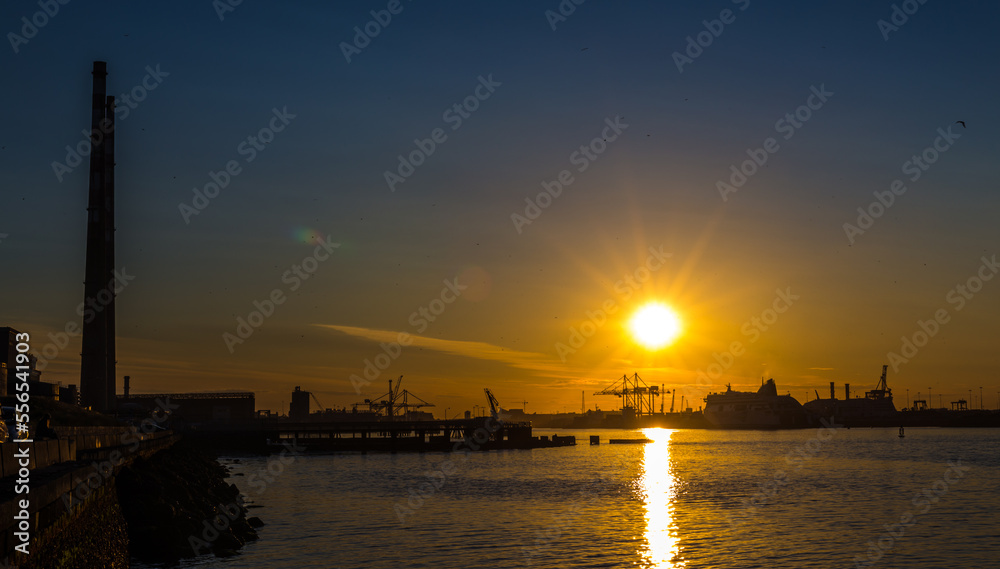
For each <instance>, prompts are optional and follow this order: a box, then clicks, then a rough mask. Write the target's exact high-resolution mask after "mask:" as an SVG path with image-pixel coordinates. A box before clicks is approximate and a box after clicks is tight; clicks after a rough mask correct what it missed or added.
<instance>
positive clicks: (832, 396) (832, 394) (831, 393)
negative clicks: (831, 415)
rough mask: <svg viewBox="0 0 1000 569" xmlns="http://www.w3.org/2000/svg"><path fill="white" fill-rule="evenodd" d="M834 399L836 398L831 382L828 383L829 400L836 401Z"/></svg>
mask: <svg viewBox="0 0 1000 569" xmlns="http://www.w3.org/2000/svg"><path fill="white" fill-rule="evenodd" d="M836 398H837V394H836V393H835V392H834V390H833V382H832V381H831V382H830V399H836Z"/></svg>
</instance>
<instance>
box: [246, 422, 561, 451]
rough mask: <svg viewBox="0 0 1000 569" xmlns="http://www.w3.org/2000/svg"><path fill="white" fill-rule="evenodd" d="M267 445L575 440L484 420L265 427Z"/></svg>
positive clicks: (451, 445) (503, 445)
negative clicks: (546, 435) (538, 435)
mask: <svg viewBox="0 0 1000 569" xmlns="http://www.w3.org/2000/svg"><path fill="white" fill-rule="evenodd" d="M265 437H266V439H267V440H268V442H269V444H271V445H274V444H279V445H280V444H282V443H285V442H290V441H294V442H295V443H296V445H298V446H299V447H304V448H306V449H307V450H321V451H323V450H325V451H411V452H412V451H418V452H419V451H453V450H459V451H461V450H498V449H527V448H539V447H553V446H567V445H572V444H576V438H575V437H560V436H553V437H552V440H548V437H534V436H532V429H531V423H528V422H521V423H505V422H500V421H492V420H491V419H489V418H478V419H458V420H434V421H391V422H388V421H380V422H359V423H317V422H308V423H286V422H276V423H274V424H272V425H268V426H266V427H265Z"/></svg>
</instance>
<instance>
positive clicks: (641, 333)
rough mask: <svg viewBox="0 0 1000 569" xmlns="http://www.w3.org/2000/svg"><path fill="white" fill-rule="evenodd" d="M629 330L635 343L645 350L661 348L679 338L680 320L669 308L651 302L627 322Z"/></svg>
mask: <svg viewBox="0 0 1000 569" xmlns="http://www.w3.org/2000/svg"><path fill="white" fill-rule="evenodd" d="M629 329H630V330H631V331H632V336H633V337H635V339H636V341H638V342H639V343H640V344H642V345H643V346H645V347H646V348H649V349H656V348H662V347H664V346H669V345H670V344H672V343H674V340H676V339H677V337H678V336H680V334H681V319H680V317H679V316H678V315H677V313H676V312H675V311H674V310H673V309H672V308H670V307H669V306H667V305H665V304H660V303H658V302H651V303H649V304H646V305H645V306H643V307H642V308H640V309H639V310H638V311H636V313H635V314H634V315H633V316H632V320H631V321H629Z"/></svg>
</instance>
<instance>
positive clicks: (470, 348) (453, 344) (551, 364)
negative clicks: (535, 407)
mask: <svg viewBox="0 0 1000 569" xmlns="http://www.w3.org/2000/svg"><path fill="white" fill-rule="evenodd" d="M316 326H319V327H322V328H329V329H331V330H336V331H338V332H342V333H344V334H348V335H350V336H355V337H358V338H365V339H367V340H372V341H373V342H395V341H397V339H398V338H399V332H396V331H392V330H378V329H374V328H359V327H356V326H338V325H334V324H316ZM410 340H411V342H412V344H411V346H414V347H418V348H425V349H428V350H436V351H439V352H444V353H447V354H454V355H457V356H463V357H467V358H475V359H479V360H488V361H495V362H500V363H503V364H506V365H509V366H511V367H515V368H520V369H527V370H531V371H534V372H537V373H539V374H540V375H545V376H549V377H560V378H568V377H575V376H572V375H571V374H568V373H567V371H568V370H567V368H566V366H565V365H564V364H561V363H559V362H556V361H554V359H553V358H551V357H550V356H547V355H545V354H540V353H537V352H522V351H519V350H512V349H509V348H505V347H503V346H497V345H495V344H489V343H487V342H470V341H467V340H442V339H440V338H430V337H428V336H418V335H415V334H410Z"/></svg>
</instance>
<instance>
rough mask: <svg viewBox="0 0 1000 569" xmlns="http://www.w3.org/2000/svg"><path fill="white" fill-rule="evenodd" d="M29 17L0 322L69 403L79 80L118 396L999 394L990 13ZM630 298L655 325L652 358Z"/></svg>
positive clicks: (241, 7)
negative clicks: (97, 139)
mask: <svg viewBox="0 0 1000 569" xmlns="http://www.w3.org/2000/svg"><path fill="white" fill-rule="evenodd" d="M43 4H45V3H44V1H43V2H41V3H39V2H31V1H22V0H12V1H8V2H4V3H3V5H2V7H0V29H2V31H3V32H4V34H5V38H6V40H7V41H6V45H5V46H4V47H3V48H2V49H0V52H2V53H0V71H2V75H3V77H4V78H5V81H4V85H3V88H2V90H0V108H3V118H4V120H3V128H2V129H0V146H2V149H0V204H2V205H0V255H2V257H0V258H2V259H3V263H4V265H5V267H6V270H5V271H4V277H3V278H2V279H0V325H6V326H12V327H14V328H17V329H20V330H23V331H28V332H30V333H31V334H32V348H33V351H34V352H35V353H38V354H41V356H42V360H43V365H44V372H43V379H45V380H48V381H53V382H61V383H62V384H64V385H66V384H73V383H79V377H80V376H79V373H80V372H79V368H80V357H79V353H80V337H79V336H78V335H73V336H71V335H69V334H65V330H66V327H67V325H69V324H73V323H76V324H79V323H80V321H81V320H82V319H81V317H80V316H79V315H78V314H77V306H78V305H79V304H80V303H81V302H82V301H83V284H82V282H83V275H84V258H85V235H86V203H87V184H88V175H87V161H86V159H84V160H83V163H82V165H80V166H73V164H74V163H75V160H74V156H72V154H73V148H75V147H77V146H78V144H79V143H81V142H83V141H84V140H85V135H84V134H82V132H83V131H87V130H88V129H89V122H90V108H89V106H90V95H91V88H92V84H91V81H92V79H91V75H90V72H91V70H92V66H93V62H94V61H107V63H108V70H109V75H108V92H109V94H115V95H118V96H119V97H118V105H119V110H118V112H117V113H116V118H117V131H116V145H117V146H116V153H117V156H116V161H117V168H116V194H117V205H116V207H117V224H116V225H117V233H116V236H117V262H116V265H117V267H119V270H120V272H121V274H122V280H123V282H125V283H126V284H125V286H124V288H122V289H121V291H120V293H119V295H118V301H117V307H116V311H117V330H118V374H119V380H118V384H119V390H120V389H121V376H123V375H130V376H131V384H132V390H133V391H134V392H189V391H229V390H249V391H254V392H255V393H256V397H257V406H258V409H271V410H279V409H283V410H285V411H287V405H288V402H289V399H290V395H289V393H290V392H291V391H292V389H293V388H294V386H302V389H305V390H309V391H312V392H313V393H314V394H315V395H316V397H317V399H318V400H319V401H320V402H321V403H322V404H323V406H324V407H344V406H348V407H349V406H350V405H351V404H353V403H355V402H359V401H362V400H363V399H366V398H375V397H377V396H379V395H382V394H383V393H385V392H386V391H388V380H390V379H396V378H398V377H400V376H403V387H404V388H406V389H408V390H409V391H410V392H411V393H413V394H414V395H417V396H419V397H420V398H422V399H424V400H426V401H429V402H431V403H434V404H435V407H434V408H431V409H428V410H431V411H433V412H435V414H436V415H438V416H442V415H443V414H444V413H445V412H446V411H447V412H448V414H449V415H451V416H454V415H455V414H457V413H459V412H460V411H462V410H466V409H472V408H473V405H480V406H481V405H484V404H485V403H486V398H485V397H484V395H483V391H482V390H483V388H489V389H490V390H491V391H493V392H494V393H495V394H496V396H497V397H498V398H499V400H500V402H501V404H502V405H503V406H505V407H508V408H522V407H523V408H525V409H526V410H527V411H528V412H529V413H530V412H533V411H534V412H555V411H559V412H561V411H579V410H580V409H581V406H582V405H585V406H586V407H587V408H591V409H593V408H595V406H597V407H600V408H601V409H613V408H616V407H617V405H618V401H616V399H615V398H614V397H609V396H595V395H593V393H594V392H596V391H599V390H600V389H603V388H604V387H605V386H607V385H610V384H612V383H614V382H615V381H616V380H617V379H619V378H621V377H622V376H623V375H625V374H629V375H631V374H633V373H638V374H639V375H640V377H641V378H642V379H643V380H644V381H646V383H648V384H656V385H664V386H665V388H666V389H670V390H675V389H676V390H677V391H676V393H677V394H678V395H685V396H686V398H687V400H688V401H692V402H693V403H692V404H693V405H694V406H695V407H697V406H699V405H701V404H703V398H704V396H705V394H707V393H709V392H714V391H719V390H725V388H726V387H725V386H726V385H727V384H728V385H732V387H733V388H734V389H743V390H751V389H755V388H756V387H757V386H759V384H760V382H761V379H762V378H771V377H773V378H774V379H775V381H776V383H777V385H778V389H779V392H780V393H791V394H792V395H793V396H794V397H796V398H797V399H798V400H799V401H803V402H804V401H805V400H807V399H812V398H814V397H815V395H814V390H818V391H819V393H820V395H821V396H823V397H826V396H827V394H828V392H829V388H828V384H829V382H830V381H834V382H836V383H837V389H838V396H842V393H843V385H842V384H843V383H850V384H851V386H852V391H853V392H854V393H857V394H860V392H862V391H863V390H866V389H872V388H874V387H875V384H876V383H877V382H878V378H879V375H880V373H881V366H882V365H886V364H888V365H889V375H888V380H889V386H890V387H891V388H893V391H894V394H895V396H896V406H897V408H899V407H903V406H905V403H906V401H905V400H904V398H906V399H909V400H912V399H914V398H916V395H917V393H918V392H920V393H921V395H922V396H926V394H927V393H928V391H929V390H932V392H933V394H934V396H935V397H934V401H933V403H934V405H935V406H937V400H938V397H941V398H942V399H941V401H942V404H943V405H944V406H948V404H949V401H954V400H956V399H958V398H960V397H961V398H969V396H970V395H971V396H973V397H974V403H973V404H975V405H976V406H978V402H979V388H980V387H982V388H983V394H984V397H983V399H984V403H985V406H986V407H991V408H995V407H996V406H997V404H998V398H1000V381H998V377H1000V352H998V351H997V350H996V349H995V347H996V338H997V336H998V333H1000V323H998V320H997V315H998V314H1000V279H996V280H994V279H993V277H994V276H995V274H996V272H997V271H998V270H1000V268H998V267H997V266H996V264H995V261H994V260H995V259H996V255H997V254H998V253H1000V239H998V237H1000V231H998V227H1000V224H997V222H996V217H997V214H998V213H1000V199H998V197H997V189H998V181H1000V174H998V173H997V171H996V169H995V168H994V167H993V166H994V162H993V160H994V159H995V153H996V150H997V149H998V148H1000V144H998V143H1000V136H998V134H997V133H998V132H1000V129H998V128H997V126H998V123H1000V110H998V108H997V105H996V104H995V99H996V97H995V94H996V91H997V84H998V78H997V75H996V70H995V65H993V62H995V61H996V60H997V58H998V57H1000V39H998V38H997V36H996V34H995V33H994V32H995V30H994V28H995V22H996V21H998V20H997V18H998V16H1000V6H998V5H996V4H994V3H989V2H974V1H955V2H942V1H940V0H928V1H927V2H925V3H923V4H919V3H917V2H916V1H911V2H896V3H893V2H888V1H887V2H868V1H865V2H861V1H846V2H845V1H837V2H833V1H817V2H808V3H806V2H790V1H785V2H771V3H764V2H758V1H757V0H749V1H748V0H738V1H729V0H726V1H723V0H718V1H715V2H673V3H660V2H630V3H627V4H626V3H619V2H606V1H599V0H587V1H586V2H581V3H579V4H577V3H574V2H572V1H571V0H564V1H563V2H557V1H556V0H545V1H542V2H504V3H466V2H443V3H430V2H420V1H416V2H410V1H406V0H404V1H402V2H399V3H397V2H388V1H386V2H383V1H375V2H337V3H327V2H282V3H277V2H273V3H272V2H242V3H238V4H236V5H235V6H233V5H232V2H231V1H227V0H218V1H215V2H212V1H210V0H201V1H197V2H194V1H190V2H183V1H182V2H172V3H169V4H150V3H131V2H121V1H117V2H102V3H85V2H81V1H75V2H72V1H71V2H68V3H66V4H64V5H63V4H58V11H57V12H55V14H54V15H49V14H45V12H44V6H43ZM46 6H48V9H49V12H50V13H51V12H54V11H55V6H56V4H53V5H51V6H49V5H46ZM39 13H41V14H42V15H38V14H39ZM32 20H34V23H29V22H31V21H32ZM39 24H43V25H39ZM29 36H30V37H29ZM123 95H124V96H123ZM126 99H127V100H126ZM956 121H963V122H964V123H965V124H964V125H962V124H959V123H957V122H956ZM754 160H756V162H754ZM897 180H898V181H899V182H898V183H896V181H897ZM213 184H215V185H213ZM216 185H220V186H222V187H221V188H219V189H218V190H216V189H215V188H216ZM206 191H207V192H208V194H209V196H206V195H205V192H206ZM199 192H200V193H199ZM199 196H200V197H199ZM880 196H881V197H880ZM879 199H881V202H880V201H879ZM873 204H874V205H873ZM859 208H860V211H859ZM273 299H276V300H277V301H278V302H276V303H275V302H273ZM649 302H660V303H664V304H667V305H669V306H671V307H672V308H673V309H674V310H675V311H676V312H677V313H678V314H679V316H680V318H681V319H682V322H683V332H682V334H681V336H680V337H679V338H678V339H677V340H676V341H675V342H674V343H673V344H671V345H669V346H667V347H663V348H661V349H657V350H651V349H647V348H646V347H644V346H642V345H640V344H639V343H638V342H637V341H636V340H635V339H634V338H633V336H632V335H631V334H630V333H629V331H628V327H627V321H628V318H629V317H630V315H632V314H633V313H635V311H636V310H638V309H639V308H641V307H642V306H644V305H645V304H646V303H649ZM241 319H242V322H245V324H243V323H241ZM71 329H72V326H71ZM403 344H405V345H403ZM380 354H381V355H380ZM366 368H367V370H366ZM366 373H367V375H366ZM970 390H971V391H972V392H971V393H970ZM581 394H583V395H584V398H583V399H584V400H583V401H581ZM667 405H668V406H669V402H668V403H667Z"/></svg>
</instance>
